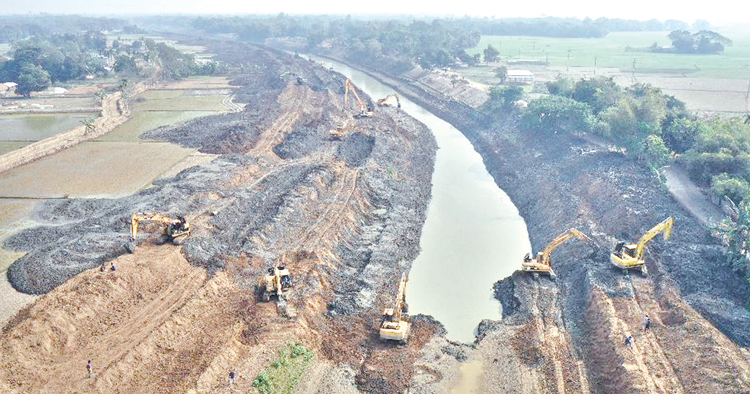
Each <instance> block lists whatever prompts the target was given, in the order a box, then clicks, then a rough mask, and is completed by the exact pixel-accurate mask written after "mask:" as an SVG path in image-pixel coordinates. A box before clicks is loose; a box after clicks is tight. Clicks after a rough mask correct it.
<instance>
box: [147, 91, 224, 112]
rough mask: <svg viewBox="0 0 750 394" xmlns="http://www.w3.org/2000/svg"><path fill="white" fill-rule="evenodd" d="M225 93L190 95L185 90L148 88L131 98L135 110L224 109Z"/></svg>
mask: <svg viewBox="0 0 750 394" xmlns="http://www.w3.org/2000/svg"><path fill="white" fill-rule="evenodd" d="M224 97H226V95H199V96H194V95H190V94H189V91H186V90H149V91H146V92H144V93H142V94H140V95H138V96H137V97H136V98H135V99H134V100H133V109H134V110H135V111H226V110H227V107H226V106H225V105H224V104H222V103H221V101H222V100H223V99H224Z"/></svg>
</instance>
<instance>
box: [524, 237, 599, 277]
mask: <svg viewBox="0 0 750 394" xmlns="http://www.w3.org/2000/svg"><path fill="white" fill-rule="evenodd" d="M573 237H575V238H578V239H580V240H581V241H587V240H589V237H587V236H586V234H584V233H582V232H580V231H579V230H578V229H575V228H573V227H571V228H569V229H568V230H566V231H565V232H564V233H562V234H560V235H558V236H557V237H555V239H553V240H552V242H550V243H549V244H548V245H547V247H546V248H544V251H542V252H539V253H538V254H537V257H536V258H531V255H530V254H526V257H524V261H523V264H521V270H523V271H527V272H531V273H533V274H534V275H535V276H536V275H539V274H540V273H546V274H549V276H550V278H551V279H553V280H554V279H555V278H556V277H557V275H555V272H554V271H553V270H552V264H551V262H550V255H551V254H552V251H554V250H555V249H557V247H559V246H560V245H562V244H563V243H564V242H565V241H567V240H569V239H571V238H573Z"/></svg>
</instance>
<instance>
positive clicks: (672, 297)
mask: <svg viewBox="0 0 750 394" xmlns="http://www.w3.org/2000/svg"><path fill="white" fill-rule="evenodd" d="M375 76H376V77H378V78H379V79H381V80H382V81H384V82H385V83H388V84H390V85H392V86H393V87H394V88H397V89H398V90H399V91H400V92H401V93H402V94H404V95H405V96H407V97H408V98H410V99H412V100H413V101H415V102H417V103H419V104H421V105H423V106H424V107H425V108H427V109H429V110H431V111H432V112H433V113H435V114H436V115H438V116H440V117H442V118H443V119H445V120H447V121H449V122H450V123H452V124H453V125H454V126H455V127H457V128H458V129H460V130H461V131H463V132H464V134H465V135H466V136H467V137H468V138H469V139H470V140H471V141H472V143H473V144H474V146H475V148H476V149H477V151H478V152H479V153H480V154H481V155H482V157H483V158H484V161H485V164H486V165H487V168H488V169H489V171H490V173H491V174H492V175H493V176H494V178H495V180H496V182H497V184H498V185H499V186H500V187H501V188H503V190H505V191H506V192H507V193H508V194H509V195H510V197H511V198H512V199H513V201H514V203H515V204H516V206H517V207H518V209H519V211H520V213H521V215H522V216H523V217H524V219H525V220H526V223H527V226H528V229H529V235H530V238H531V243H532V246H533V248H534V250H540V249H542V248H544V246H545V245H546V244H547V243H548V242H549V241H550V240H551V239H552V238H554V237H555V236H556V235H557V234H559V233H561V232H562V231H564V230H565V229H567V228H568V227H571V226H573V227H577V228H579V229H581V230H582V231H584V232H585V233H587V234H589V235H590V236H592V238H593V240H594V242H592V243H588V244H587V243H578V242H577V241H574V242H571V243H569V244H566V245H564V246H562V247H561V248H560V249H558V250H557V251H556V252H555V253H554V254H553V256H552V258H553V265H554V267H555V270H556V272H557V274H558V279H557V281H556V282H551V281H550V280H549V279H546V278H540V279H538V280H535V279H533V277H532V276H530V275H524V274H523V273H521V272H517V273H516V274H514V275H513V276H512V277H510V278H507V279H505V280H503V281H500V282H498V283H497V284H496V294H497V298H498V299H499V300H500V301H501V302H502V304H503V308H504V310H503V315H504V319H503V321H502V322H489V321H488V322H485V324H483V325H482V327H481V330H480V331H481V335H480V340H479V341H478V345H477V350H476V351H475V352H474V353H473V354H472V355H471V356H470V357H474V358H479V359H482V360H483V361H484V364H485V368H484V372H483V375H482V381H483V382H484V383H483V384H482V386H481V387H482V392H489V393H493V392H498V393H535V392H545V393H547V392H555V393H563V392H575V393H579V392H584V393H585V392H595V393H597V392H599V393H610V392H617V393H661V392H664V393H667V392H668V393H683V392H684V393H706V392H715V393H739V392H748V391H749V390H750V375H748V372H750V363H748V360H749V359H750V358H749V357H748V351H747V349H746V347H747V346H748V345H750V336H748V331H747V326H748V323H750V314H748V312H747V310H745V309H744V308H743V304H744V300H745V299H746V297H747V295H748V286H747V283H745V281H744V280H743V279H742V277H741V275H740V274H739V273H737V272H735V271H734V270H733V268H732V267H731V266H729V265H728V264H727V263H726V259H725V256H724V255H723V251H722V248H721V247H719V246H718V245H716V244H715V241H714V240H712V239H711V238H710V237H709V236H708V234H707V233H706V231H704V230H703V228H702V226H701V225H700V223H698V222H697V221H696V220H695V219H693V218H692V217H691V216H690V215H688V214H687V213H686V212H685V211H684V209H682V208H681V206H679V205H678V203H677V202H676V201H674V200H673V199H672V198H671V197H670V196H669V195H668V194H667V193H666V192H665V191H664V188H663V186H662V185H661V184H660V183H659V181H658V180H657V179H656V178H655V177H654V176H653V175H652V174H651V173H650V172H649V171H648V170H646V169H644V168H642V167H640V166H639V165H637V164H635V163H633V162H632V161H630V160H628V159H627V158H625V157H624V156H622V155H621V154H619V153H612V152H609V151H608V150H605V149H602V148H600V147H598V146H596V145H593V144H590V143H587V142H586V141H583V140H580V139H577V138H574V137H569V136H546V135H545V136H532V135H527V134H524V133H521V132H519V131H518V129H517V127H516V121H515V120H514V118H513V117H512V116H510V117H508V119H507V121H506V122H505V123H504V124H503V125H502V126H501V127H490V126H489V125H490V122H488V121H487V120H486V119H485V118H484V116H483V115H482V114H481V113H479V112H477V111H475V110H473V109H471V108H469V107H467V106H464V105H462V104H459V103H457V102H455V101H452V100H442V99H440V98H435V97H432V96H430V95H429V94H427V92H425V91H424V90H422V89H421V88H419V87H418V86H415V85H412V84H410V83H409V82H408V81H407V80H404V79H399V78H397V77H389V76H387V75H383V74H378V73H377V72H375ZM667 216H673V217H674V218H675V230H674V233H673V236H672V240H671V241H669V242H664V241H663V240H661V238H658V239H656V240H654V241H653V242H652V243H651V244H650V246H649V250H648V252H647V255H646V258H647V261H648V268H649V271H650V272H651V275H650V276H649V277H647V278H642V277H641V276H640V274H636V273H633V274H631V275H629V276H625V275H624V274H623V273H622V272H621V271H620V270H616V269H614V268H613V267H612V265H611V263H610V262H609V251H610V250H611V249H612V247H613V246H614V244H615V243H616V241H617V240H629V241H634V240H636V239H637V238H638V237H640V235H641V234H643V232H645V231H646V230H648V229H649V228H650V227H651V226H653V225H654V224H656V223H658V222H659V221H661V220H663V219H664V218H665V217H667ZM520 257H521V256H519V264H520ZM646 316H649V317H650V319H651V329H650V330H645V328H644V320H645V318H646ZM629 335H632V336H633V337H634V339H635V341H634V344H633V345H632V347H628V346H626V345H625V343H624V341H625V338H626V337H627V336H629ZM423 361H424V359H423ZM433 386H435V387H438V385H437V384H435V385H433ZM423 392H438V391H432V390H430V389H429V388H423Z"/></svg>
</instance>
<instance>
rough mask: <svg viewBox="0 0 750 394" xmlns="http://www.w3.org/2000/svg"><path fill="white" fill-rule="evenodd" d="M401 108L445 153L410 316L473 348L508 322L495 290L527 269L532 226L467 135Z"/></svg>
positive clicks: (371, 82) (407, 104) (375, 91)
mask: <svg viewBox="0 0 750 394" xmlns="http://www.w3.org/2000/svg"><path fill="white" fill-rule="evenodd" d="M313 59H314V60H316V61H319V62H320V63H324V64H326V65H330V66H332V67H333V69H334V70H336V71H338V72H340V73H342V74H344V75H345V76H347V77H349V78H350V79H351V81H352V82H353V83H354V84H355V85H356V87H357V88H358V89H360V90H362V91H364V92H365V93H367V94H369V95H370V97H372V98H373V99H375V100H377V99H378V98H383V97H385V96H386V95H388V94H389V93H393V89H391V88H389V87H388V86H385V85H383V84H382V83H380V82H378V81H377V80H375V79H374V78H372V77H370V76H369V75H367V74H365V73H363V72H361V71H358V70H355V69H352V68H350V67H348V66H346V65H343V64H340V63H336V62H332V61H330V60H327V59H321V58H317V57H314V56H313ZM401 108H402V109H403V110H404V111H405V112H406V113H408V114H409V115H411V116H412V117H414V118H415V119H417V120H419V121H420V122H422V123H424V124H425V125H427V127H429V128H430V130H432V133H433V134H434V135H435V139H436V140H437V143H438V146H439V149H438V152H437V156H436V158H435V171H434V172H433V174H432V200H431V201H430V205H429V208H428V212H427V220H426V222H425V225H424V228H423V230H422V238H421V239H420V246H421V249H422V251H421V253H420V255H419V257H418V258H417V259H416V260H415V261H414V264H413V265H412V269H411V272H410V273H409V282H408V284H407V291H406V300H407V303H408V305H409V314H411V315H415V314H418V313H422V314H426V315H432V316H433V317H434V318H436V319H437V320H439V321H440V322H441V323H442V324H443V325H444V326H445V328H446V329H447V330H448V335H447V337H448V338H449V339H452V340H455V341H460V342H472V341H473V340H474V334H475V331H476V327H477V325H478V324H479V322H480V321H481V320H482V319H493V320H500V318H501V306H500V303H499V302H498V301H497V300H495V299H494V298H493V291H492V285H493V283H495V282H496V281H498V280H500V279H503V278H505V277H507V276H509V275H511V274H512V273H513V272H514V271H515V270H517V269H519V268H520V266H521V261H522V258H523V255H524V254H525V253H527V252H530V251H531V244H530V242H529V236H528V231H527V230H526V223H525V222H524V220H523V218H521V216H520V215H519V214H518V209H517V208H516V206H515V205H513V202H512V201H511V200H510V198H509V197H508V195H507V194H505V192H504V191H502V190H501V189H500V188H499V187H498V186H497V185H496V184H495V182H494V180H493V179H492V176H491V175H490V174H489V173H488V172H487V168H486V167H485V166H484V162H483V161H482V158H481V156H480V155H479V154H478V153H477V152H476V151H475V150H474V147H473V146H472V145H471V143H470V142H469V140H468V139H466V137H464V135H463V134H461V132H460V131H458V130H457V129H456V128H455V127H453V126H451V125H450V124H448V123H447V122H445V121H443V120H442V119H440V118H438V117H437V116H435V115H433V114H432V113H430V112H429V111H427V110H425V109H424V108H422V107H420V106H418V105H416V104H414V103H413V102H411V101H409V100H407V99H405V98H403V97H402V98H401ZM376 111H377V109H376ZM396 280H397V278H394V281H396Z"/></svg>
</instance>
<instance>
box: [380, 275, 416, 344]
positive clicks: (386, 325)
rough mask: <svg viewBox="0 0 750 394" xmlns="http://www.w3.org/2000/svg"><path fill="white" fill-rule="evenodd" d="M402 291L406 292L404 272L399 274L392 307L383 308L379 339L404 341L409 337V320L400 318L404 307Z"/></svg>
mask: <svg viewBox="0 0 750 394" xmlns="http://www.w3.org/2000/svg"><path fill="white" fill-rule="evenodd" d="M404 292H406V274H403V275H401V282H400V283H399V285H398V293H396V300H395V303H394V305H393V308H385V311H384V312H383V320H382V321H381V323H380V339H382V340H386V341H399V342H400V343H406V340H407V339H408V338H409V329H410V325H409V322H407V321H404V320H401V317H402V313H403V309H402V308H404V306H405V305H404Z"/></svg>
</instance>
